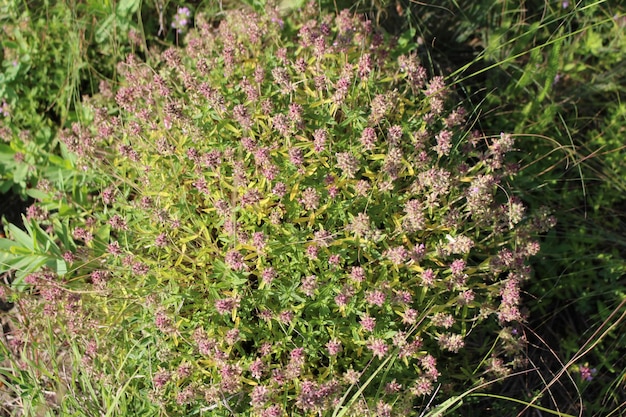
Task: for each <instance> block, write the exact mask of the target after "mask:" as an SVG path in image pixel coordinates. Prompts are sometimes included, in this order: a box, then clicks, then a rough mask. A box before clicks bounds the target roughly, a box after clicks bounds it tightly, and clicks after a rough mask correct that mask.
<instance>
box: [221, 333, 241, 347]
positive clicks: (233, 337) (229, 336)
mask: <svg viewBox="0 0 626 417" xmlns="http://www.w3.org/2000/svg"><path fill="white" fill-rule="evenodd" d="M224 340H225V341H226V343H227V344H228V345H229V346H232V345H234V344H235V343H237V341H238V340H239V329H230V330H229V331H228V332H226V335H225V336H224Z"/></svg>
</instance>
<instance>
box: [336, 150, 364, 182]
mask: <svg viewBox="0 0 626 417" xmlns="http://www.w3.org/2000/svg"><path fill="white" fill-rule="evenodd" d="M335 157H336V158H337V168H339V169H341V170H342V171H343V173H344V175H345V176H346V177H347V178H354V176H355V174H356V172H357V171H358V170H359V160H358V159H357V158H356V157H355V156H354V155H352V154H351V153H349V152H339V153H337V154H335Z"/></svg>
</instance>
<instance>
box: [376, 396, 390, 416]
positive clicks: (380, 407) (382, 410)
mask: <svg viewBox="0 0 626 417" xmlns="http://www.w3.org/2000/svg"><path fill="white" fill-rule="evenodd" d="M392 410H393V407H392V406H391V404H387V403H386V402H384V401H383V400H380V401H378V403H377V404H376V415H377V416H378V417H391V411H392Z"/></svg>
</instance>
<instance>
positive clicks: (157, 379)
mask: <svg viewBox="0 0 626 417" xmlns="http://www.w3.org/2000/svg"><path fill="white" fill-rule="evenodd" d="M170 378H171V375H170V373H169V371H166V370H164V369H162V370H160V371H158V372H157V373H156V374H154V376H153V377H152V385H153V386H154V388H156V389H161V388H163V387H164V386H165V384H167V382H168V381H169V380H170Z"/></svg>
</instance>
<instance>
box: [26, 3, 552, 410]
mask: <svg viewBox="0 0 626 417" xmlns="http://www.w3.org/2000/svg"><path fill="white" fill-rule="evenodd" d="M197 23H198V24H197V30H191V31H190V32H189V34H188V35H187V37H186V42H187V45H186V47H185V48H184V49H175V48H171V49H168V50H166V51H165V52H164V53H163V54H162V62H161V63H160V64H159V65H157V66H154V67H149V66H148V65H146V64H144V63H142V62H139V61H138V59H137V58H136V57H134V56H129V57H128V58H127V59H126V61H125V62H122V63H120V65H119V70H120V73H121V74H122V75H123V77H124V83H123V84H122V85H121V86H120V87H119V88H117V90H116V91H115V92H114V91H112V90H111V88H110V87H109V86H107V85H105V84H103V85H102V87H101V95H100V96H99V97H96V98H94V99H93V100H92V101H91V102H90V103H89V104H90V106H91V108H92V113H91V114H92V119H93V120H92V122H91V123H90V124H84V125H78V124H77V125H75V126H74V127H73V129H71V130H67V131H63V132H61V135H60V138H61V140H62V142H63V143H64V144H65V146H67V148H68V149H69V150H70V151H71V152H73V153H74V154H75V155H77V162H76V164H77V168H78V169H79V172H82V173H84V174H81V175H83V176H81V177H80V178H84V179H85V186H84V187H83V188H81V189H73V190H72V191H71V192H70V193H65V194H62V195H59V194H58V193H55V192H54V191H46V192H43V191H42V194H41V195H40V200H41V202H40V203H39V205H38V207H40V211H37V213H38V220H39V221H40V223H41V224H42V225H44V226H45V225H50V227H49V229H48V233H50V234H55V233H56V236H58V237H60V236H62V237H64V239H60V238H59V239H60V240H63V245H61V246H63V250H64V252H63V256H62V259H59V262H61V263H63V265H65V267H66V268H67V272H66V273H65V270H64V271H63V272H64V273H63V274H60V273H59V271H56V273H55V272H53V271H50V270H49V269H48V270H45V271H43V272H39V273H34V274H31V275H29V276H28V277H27V279H26V280H25V281H26V282H27V283H28V284H29V285H31V286H32V288H35V289H38V290H39V291H40V292H42V294H43V293H44V292H45V294H46V295H45V299H46V301H47V302H48V303H47V304H46V306H45V308H47V309H48V310H49V311H47V313H46V314H48V315H54V316H55V317H57V318H58V319H59V320H66V323H69V325H68V328H69V329H70V333H71V334H72V337H74V338H84V340H86V341H87V340H89V341H90V342H89V343H86V344H85V347H84V352H83V355H84V356H83V363H82V365H83V366H84V367H85V369H87V370H88V371H89V372H92V373H93V375H94V376H95V375H101V374H102V372H103V371H102V369H106V367H107V366H109V365H108V364H110V361H109V359H105V358H108V357H110V356H114V357H119V358H122V357H123V358H128V367H130V363H131V362H132V363H133V364H134V366H133V367H132V371H131V370H130V369H126V368H125V370H124V372H126V374H125V375H126V376H127V377H128V378H130V379H129V381H132V382H129V384H130V383H132V384H136V386H137V390H139V391H140V392H144V393H145V392H149V393H150V398H152V399H153V401H154V402H155V403H157V404H159V406H161V407H163V409H165V410H169V411H171V410H178V412H182V411H185V412H191V411H192V410H196V411H197V410H207V409H213V408H216V407H217V408H221V409H224V410H230V411H237V412H244V411H245V412H250V413H252V414H253V415H261V416H282V415H284V414H285V413H286V412H287V413H289V415H298V413H300V414H301V415H309V414H311V413H318V414H320V415H321V414H326V413H330V412H332V411H333V410H334V411H335V412H337V411H338V410H342V411H341V413H344V414H345V413H348V412H349V413H352V414H353V415H359V416H363V415H370V414H372V413H377V415H390V414H391V413H392V412H393V411H394V410H395V412H397V413H400V414H402V415H411V414H415V413H416V412H417V410H419V409H420V407H421V406H420V404H422V403H421V402H422V401H424V404H426V402H427V400H428V397H429V396H430V395H433V393H434V391H435V389H436V387H437V386H438V384H445V387H446V390H445V395H451V393H453V392H454V391H455V390H457V389H458V388H459V387H460V386H462V385H463V383H464V382H466V381H467V380H471V379H472V378H474V376H476V379H478V375H479V373H478V369H479V368H480V369H482V371H484V372H488V373H491V374H492V375H495V376H502V375H506V374H507V373H508V372H509V371H510V369H511V368H512V367H514V366H521V365H522V360H521V356H520V349H521V347H522V346H523V339H522V338H521V335H520V334H519V332H517V328H516V324H517V323H518V322H520V321H522V320H523V319H524V316H523V313H522V310H521V306H520V284H521V283H522V282H524V281H525V280H526V279H528V278H529V276H530V270H529V268H528V267H527V266H526V263H525V261H526V260H527V259H528V258H529V257H530V256H532V255H535V254H536V253H537V252H538V250H539V245H538V243H537V241H536V240H534V239H533V238H532V236H534V235H535V234H536V233H537V232H541V231H545V230H546V229H547V228H548V227H550V226H551V223H552V219H551V218H550V217H549V216H548V215H547V214H546V213H539V214H538V215H534V216H529V215H527V214H526V213H525V210H524V207H523V205H522V203H521V202H520V201H519V200H518V199H516V198H515V197H514V196H513V195H511V194H510V193H508V187H507V178H509V177H510V176H512V175H514V174H515V171H516V166H515V164H510V163H508V162H507V160H506V159H505V156H506V155H507V154H508V153H509V152H510V151H512V150H514V141H513V137H512V136H511V135H509V134H505V133H503V134H501V135H499V136H497V137H494V138H489V137H483V136H482V135H481V134H480V133H477V132H473V131H471V129H469V128H468V126H467V124H466V118H467V114H466V112H465V111H464V109H463V108H462V107H461V106H459V105H458V104H457V103H456V99H455V96H454V93H453V90H452V88H451V87H450V86H448V85H446V81H445V79H444V77H441V76H433V77H429V75H428V73H427V71H426V70H425V69H424V68H423V67H422V66H421V65H420V61H419V58H418V54H417V53H415V52H411V51H406V50H405V51H402V50H401V49H400V48H398V45H396V44H395V43H394V39H392V38H389V37H387V36H385V35H384V34H383V33H380V32H378V31H377V30H374V29H373V26H372V24H371V22H370V21H368V20H366V19H364V18H363V17H362V16H355V15H352V14H351V13H350V12H349V11H342V12H341V13H339V14H338V15H336V16H324V17H322V18H318V17H317V14H316V10H315V8H314V7H309V8H306V9H304V10H303V11H302V12H299V13H298V14H296V15H294V16H292V17H291V18H290V19H285V20H283V17H281V16H279V15H278V14H277V13H276V12H275V11H274V10H269V11H268V13H267V14H265V15H258V14H254V13H251V12H248V11H237V12H230V13H228V14H227V15H226V18H225V20H223V21H222V22H220V24H219V26H218V27H217V28H215V27H214V25H212V24H210V23H208V22H205V21H203V20H202V18H201V16H198V22H197ZM77 176H80V175H79V174H77ZM90 190H97V192H95V193H94V192H91V191H90ZM59 198H60V201H61V202H60V203H59V202H58V201H59V200H58V199H59ZM55 207H56V208H55ZM59 207H60V208H59ZM57 210H58V211H57ZM34 211H35V210H33V212H34ZM68 233H71V238H69V239H68ZM85 287H88V288H89V291H85V290H84V289H85ZM50 288H52V289H53V290H52V291H50V290H49V289H50ZM77 288H80V289H82V290H83V291H76V289H77ZM45 289H48V291H46V290H45ZM64 289H65V290H64ZM78 318H82V320H79V319H78ZM489 323H490V324H489ZM494 325H497V326H499V330H498V331H499V333H498V340H499V341H500V342H501V343H499V344H498V345H497V346H496V344H495V337H494V338H493V340H490V341H489V343H493V344H494V345H493V346H490V347H488V348H487V349H485V352H483V351H482V350H481V348H480V347H478V348H476V349H477V350H478V351H479V352H480V354H485V355H487V357H485V358H482V361H481V360H480V359H479V361H477V362H476V363H469V365H468V364H467V362H468V361H467V360H464V359H463V358H471V357H472V355H471V354H466V355H464V354H463V352H465V351H466V350H468V348H467V347H466V345H468V340H469V341H472V340H473V341H472V344H474V345H476V344H480V343H478V342H477V341H476V340H474V339H472V334H477V333H481V334H482V333H483V332H482V330H481V329H482V328H483V327H485V326H486V328H492V327H493V326H494ZM103 329H107V330H103ZM111 329H112V330H111ZM111 331H113V332H120V333H121V334H124V337H123V340H124V342H120V341H118V340H117V339H116V338H111V337H107V335H109V332H111ZM487 334H488V332H487ZM481 343H483V342H481ZM135 349H139V350H140V351H141V352H142V353H141V354H136V353H133V352H134V350H135ZM487 350H489V351H490V353H489V354H488V353H487V352H486V351H487ZM105 352H106V354H105ZM455 354H457V355H455ZM459 358H460V359H459ZM126 361H127V359H124V361H123V362H124V363H126ZM480 362H482V364H481V363H480ZM481 365H483V366H482V368H481ZM459 369H461V371H462V372H463V373H465V374H466V375H468V376H466V377H463V378H461V379H459V378H456V377H455V376H454V375H457V374H458V373H459V372H458V371H459ZM482 371H481V372H482ZM131 376H132V378H131Z"/></svg>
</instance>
